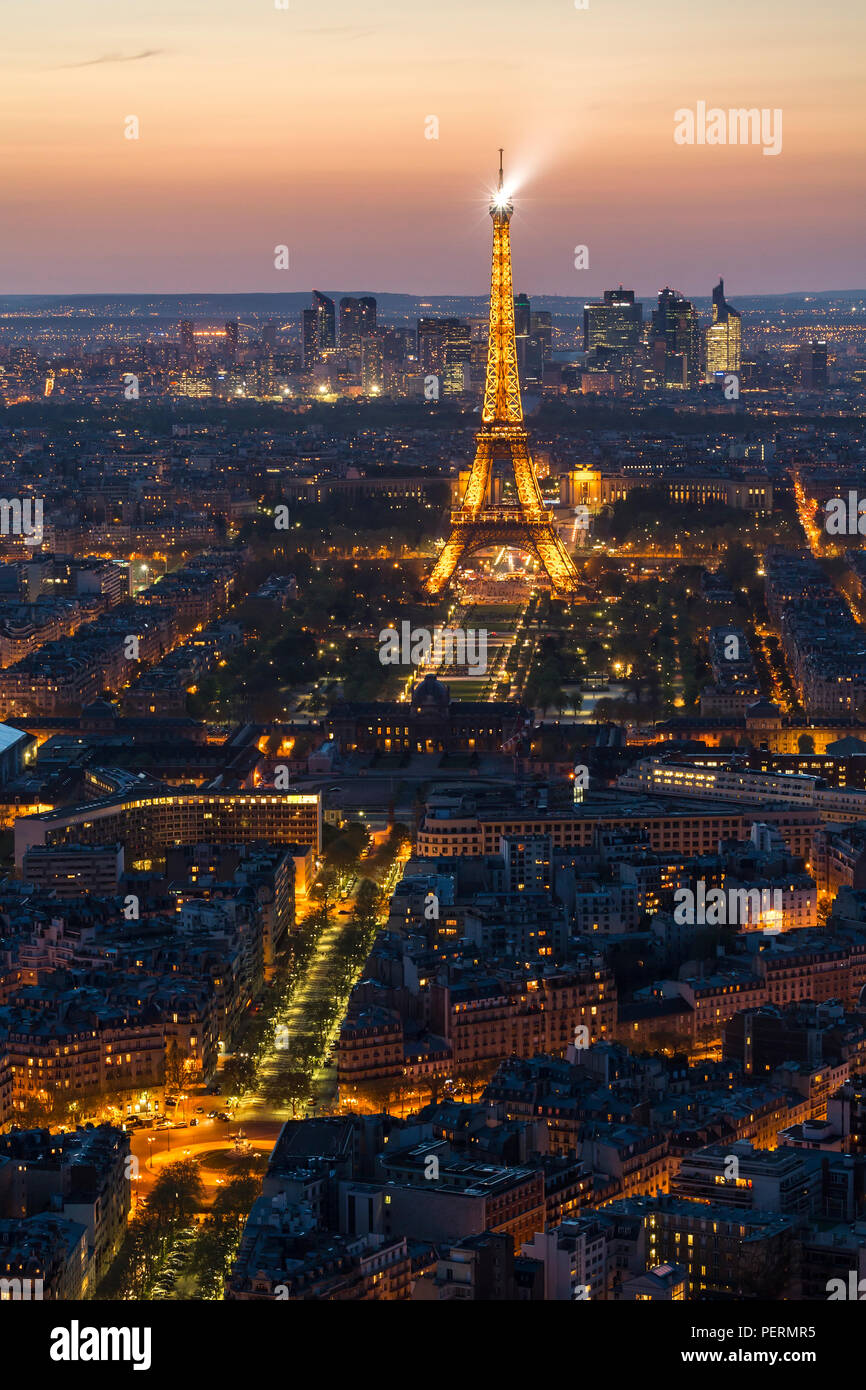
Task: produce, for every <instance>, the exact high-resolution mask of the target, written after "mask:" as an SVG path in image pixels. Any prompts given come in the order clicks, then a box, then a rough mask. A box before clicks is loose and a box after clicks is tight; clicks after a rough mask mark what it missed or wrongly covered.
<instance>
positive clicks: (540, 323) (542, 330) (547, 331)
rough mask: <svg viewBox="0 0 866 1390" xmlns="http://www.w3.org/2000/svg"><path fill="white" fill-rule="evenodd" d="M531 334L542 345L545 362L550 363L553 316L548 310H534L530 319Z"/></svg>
mask: <svg viewBox="0 0 866 1390" xmlns="http://www.w3.org/2000/svg"><path fill="white" fill-rule="evenodd" d="M530 332H531V336H532V337H533V338H537V339H538V340H539V342H540V343H541V351H542V356H543V359H544V361H545V362H549V361H550V354H551V352H552V351H553V315H552V314H551V313H550V311H549V310H547V309H533V311H532V315H531V318H530Z"/></svg>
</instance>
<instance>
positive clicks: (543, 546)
mask: <svg viewBox="0 0 866 1390" xmlns="http://www.w3.org/2000/svg"><path fill="white" fill-rule="evenodd" d="M535 544H536V549H537V552H538V558H539V560H540V561H541V564H542V565H543V567H544V569H545V571H546V572H547V577H548V579H549V580H550V582H551V584H552V585H553V588H554V590H555V592H556V593H557V594H573V593H574V592H575V590H576V589H577V586H578V582H579V581H578V577H577V570H576V569H575V568H574V563H573V561H572V559H571V556H570V555H569V553H568V551H567V550H566V548H565V546H564V545H563V543H562V537H561V536H558V535H557V533H556V532H555V531H554V530H553V528H552V527H551V529H550V531H549V533H548V534H547V535H546V536H539V537H538V538H537V539H536V542H535Z"/></svg>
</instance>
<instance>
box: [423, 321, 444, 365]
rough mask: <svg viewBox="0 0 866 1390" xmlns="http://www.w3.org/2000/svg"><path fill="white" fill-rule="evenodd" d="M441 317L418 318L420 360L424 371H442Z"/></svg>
mask: <svg viewBox="0 0 866 1390" xmlns="http://www.w3.org/2000/svg"><path fill="white" fill-rule="evenodd" d="M441 322H442V320H441V319H434V318H424V319H419V320H418V361H419V363H420V364H421V370H422V371H423V372H435V373H439V372H441V371H442V334H441V332H440V328H439V325H440V324H441Z"/></svg>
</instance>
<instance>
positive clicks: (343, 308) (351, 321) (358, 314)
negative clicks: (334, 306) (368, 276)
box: [340, 294, 376, 352]
mask: <svg viewBox="0 0 866 1390" xmlns="http://www.w3.org/2000/svg"><path fill="white" fill-rule="evenodd" d="M375 332H376V301H375V299H373V297H372V295H362V297H361V298H360V299H356V298H355V297H354V296H353V295H348V294H347V295H344V296H343V298H342V299H341V300H340V347H341V348H342V349H343V351H344V352H358V351H359V350H360V347H361V343H362V341H363V339H364V338H366V337H368V336H369V335H370V334H371V333H375Z"/></svg>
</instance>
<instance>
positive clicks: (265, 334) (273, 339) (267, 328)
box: [262, 319, 277, 357]
mask: <svg viewBox="0 0 866 1390" xmlns="http://www.w3.org/2000/svg"><path fill="white" fill-rule="evenodd" d="M276 345H277V325H276V324H275V323H274V321H273V319H268V322H267V323H266V324H264V325H263V327H262V347H263V348H264V350H265V352H266V353H267V354H268V356H269V357H270V356H272V354H273V351H274V348H275V347H276Z"/></svg>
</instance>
